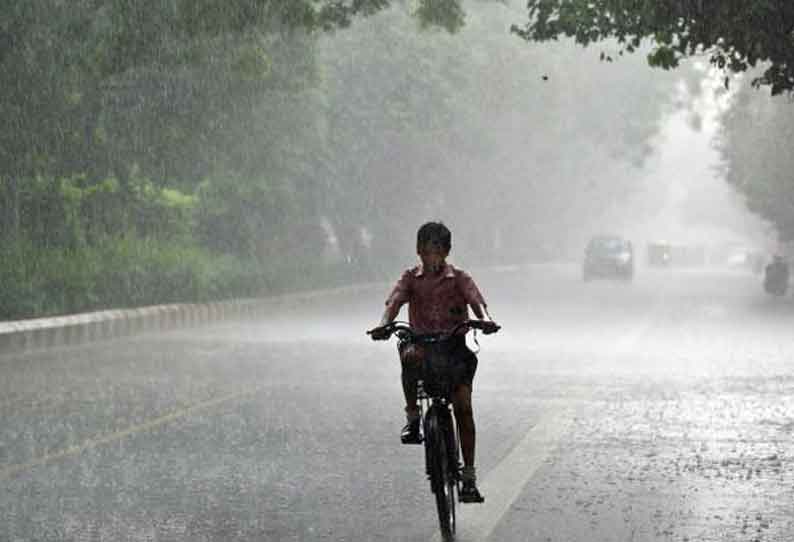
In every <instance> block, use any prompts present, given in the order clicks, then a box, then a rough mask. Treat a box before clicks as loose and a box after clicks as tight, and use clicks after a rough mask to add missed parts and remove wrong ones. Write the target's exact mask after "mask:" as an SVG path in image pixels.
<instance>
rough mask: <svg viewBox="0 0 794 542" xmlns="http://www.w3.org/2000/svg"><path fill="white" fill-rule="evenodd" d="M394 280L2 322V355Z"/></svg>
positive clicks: (260, 310)
mask: <svg viewBox="0 0 794 542" xmlns="http://www.w3.org/2000/svg"><path fill="white" fill-rule="evenodd" d="M527 267H530V266H527V265H526V264H519V265H504V266H487V267H478V268H474V269H473V271H476V272H490V273H496V274H499V273H509V272H516V271H519V270H521V269H526V268H527ZM392 285H393V281H391V282H370V283H366V284H359V285H354V286H341V287H337V288H326V289H322V290H309V291H305V292H295V293H289V294H281V295H276V296H269V297H259V298H241V299H231V300H228V301H216V302H212V303H180V304H170V305H151V306H148V307H140V308H136V309H122V310H107V311H99V312H89V313H81V314H72V315H66V316H55V317H51V318H36V319H31V320H18V321H12V322H0V355H7V354H22V353H25V352H30V351H34V350H41V349H46V348H59V347H65V346H75V345H80V344H87V343H92V342H98V341H105V340H110V339H116V338H120V337H129V336H133V335H139V334H143V333H157V332H163V331H170V330H174V329H185V328H191V327H198V326H202V325H207V324H212V323H216V322H223V321H226V320H242V319H249V318H256V317H261V316H265V315H266V314H268V313H269V312H270V311H272V310H273V309H274V308H276V307H279V306H284V305H290V306H295V305H300V304H303V303H311V302H314V301H318V300H320V299H324V298H333V297H334V296H350V295H359V294H362V293H366V292H370V291H371V292H373V293H374V292H380V293H383V294H384V295H385V294H386V293H387V292H386V290H387V289H388V288H389V287H390V286H392Z"/></svg>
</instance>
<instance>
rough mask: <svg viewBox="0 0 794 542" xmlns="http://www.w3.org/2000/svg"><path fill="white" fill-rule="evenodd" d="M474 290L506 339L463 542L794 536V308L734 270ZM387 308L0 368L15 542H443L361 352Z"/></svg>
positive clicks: (483, 386) (537, 280)
mask: <svg viewBox="0 0 794 542" xmlns="http://www.w3.org/2000/svg"><path fill="white" fill-rule="evenodd" d="M643 271H644V272H643ZM474 275H475V278H477V279H478V280H479V282H480V283H481V287H482V289H483V291H484V292H485V294H486V296H487V297H488V299H489V302H490V305H491V308H492V309H493V313H494V316H495V317H496V318H497V319H498V320H499V321H500V323H502V324H503V325H504V332H503V333H500V334H499V335H497V336H491V337H482V336H480V337H479V338H478V340H479V343H480V345H481V347H482V351H481V353H480V367H479V370H478V375H477V379H476V381H475V394H474V401H475V419H476V421H477V424H478V425H477V427H478V465H479V476H480V480H481V482H482V486H483V487H487V488H489V491H490V492H491V493H490V495H491V497H492V498H491V499H490V500H487V501H486V504H487V505H491V508H485V507H483V508H477V506H474V505H469V506H468V507H467V508H466V510H465V513H464V515H463V517H462V518H461V521H462V522H463V521H465V520H467V519H468V520H469V523H470V524H471V525H475V524H476V525H479V526H480V528H479V530H476V531H470V532H469V533H472V532H474V533H476V534H467V532H466V530H465V529H462V530H461V535H460V536H459V539H460V540H462V541H465V540H474V539H477V540H491V541H519V540H520V541H525V540H538V541H579V540H581V541H601V540H603V541H611V540H626V541H630V540H638V541H639V540H676V541H687V540H688V541H695V540H703V541H711V540H714V541H717V540H720V541H722V540H737V541H739V540H741V541H754V540H759V541H760V540H778V541H788V540H792V539H794V510H793V509H792V508H794V462H793V461H792V456H793V455H794V451H792V450H794V448H792V443H793V442H794V436H792V433H793V432H794V393H792V392H794V368H792V367H793V366H794V361H792V360H794V334H793V333H791V330H792V329H794V303H792V302H791V301H790V300H789V299H770V298H766V297H765V296H764V294H763V293H762V291H761V288H760V280H759V279H758V277H755V276H753V275H750V274H746V273H742V272H736V271H718V270H691V271H672V272H667V271H665V272H660V271H647V270H639V271H638V274H637V278H636V280H635V282H634V283H633V284H622V283H611V282H606V281H605V282H601V281H597V282H593V283H588V284H584V283H582V282H581V280H579V277H578V270H577V268H576V267H575V266H566V265H548V266H537V267H532V268H529V269H521V270H517V271H509V270H503V271H501V272H499V273H493V272H489V273H481V274H480V275H478V274H477V273H476V272H475V273H474ZM385 294H386V291H384V292H383V296H385ZM383 296H376V297H374V298H373V297H371V296H369V295H367V296H361V297H359V298H357V299H339V300H335V301H334V302H333V303H331V304H322V305H321V304H317V305H316V306H303V307H301V308H300V309H298V308H296V309H294V310H285V311H282V312H280V313H278V314H274V315H272V316H271V317H269V318H267V319H265V320H262V321H257V322H246V323H238V324H231V323H230V324H226V325H220V326H213V327H208V328H204V329H202V330H197V331H191V332H188V331H178V332H172V333H167V334H161V335H151V336H145V337H138V338H135V339H125V340H120V341H114V342H111V343H103V344H98V345H93V346H86V347H80V348H71V349H65V350H60V351H57V352H43V353H37V354H27V355H24V356H16V357H5V358H2V359H0V375H1V376H2V378H0V415H1V416H2V420H3V421H2V424H1V425H0V488H1V489H2V491H0V540H9V541H22V540H24V541H28V540H31V541H33V540H36V541H38V540H53V541H56V540H57V541H61V540H64V541H66V540H92V541H93V540H114V541H115V540H136V541H137V540H158V541H159V540H190V541H192V540H224V541H225V540H241V541H242V540H266V541H270V540H274V541H276V540H278V541H280V540H301V541H302V540H307V541H309V540H340V541H341V540H346V541H357V540H388V541H391V540H394V541H397V540H400V541H414V540H415V541H420V540H433V539H434V537H436V530H437V529H436V522H435V518H434V510H433V501H432V500H431V495H430V493H429V488H428V486H427V483H426V481H425V480H424V477H423V475H422V472H421V448H419V447H403V446H400V445H399V444H397V443H398V437H397V434H398V432H399V429H400V427H401V425H402V420H401V414H400V412H401V397H400V391H399V370H398V367H397V363H396V359H395V352H394V345H393V344H383V343H372V342H370V341H368V340H367V339H366V337H364V335H363V330H364V329H366V328H367V327H369V326H371V325H372V324H373V323H374V322H375V321H376V320H377V318H378V317H379V315H380V312H381V309H382V299H380V297H383ZM324 303H325V302H324ZM550 420H553V422H550ZM544 424H545V426H549V427H547V430H546V432H545V433H544V434H545V435H546V436H545V437H544V438H546V439H551V440H552V441H551V442H546V441H543V442H541V441H537V443H535V441H533V440H532V438H534V437H533V435H534V433H533V431H537V430H538V428H540V427H544ZM555 427H556V428H557V429H558V430H555ZM532 451H534V452H536V453H535V454H534V456H533V458H532V461H528V460H526V457H524V459H525V460H524V461H522V456H527V455H531V454H530V452H532ZM519 469H520V472H519ZM500 471H505V472H507V473H508V476H503V477H502V478H500V477H499V472H500ZM511 472H513V473H515V475H514V476H510V475H509V474H510V473H511ZM505 495H510V498H509V499H507V500H506V501H505V502H504V505H499V506H497V505H496V503H497V502H498V501H499V498H500V497H504V496H505ZM488 496H489V495H486V499H488ZM478 514H480V515H479V516H478ZM486 515H487V516H488V517H487V518H485V517H483V516H486ZM486 519H487V520H488V521H485V520H486ZM462 527H463V525H462ZM467 537H468V538H467ZM473 537H476V538H473Z"/></svg>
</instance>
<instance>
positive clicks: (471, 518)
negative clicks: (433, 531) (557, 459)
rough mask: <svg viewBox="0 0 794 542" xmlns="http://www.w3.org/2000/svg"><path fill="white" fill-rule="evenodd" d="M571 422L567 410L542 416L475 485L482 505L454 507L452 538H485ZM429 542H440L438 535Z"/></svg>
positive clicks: (466, 541) (463, 541) (465, 541)
mask: <svg viewBox="0 0 794 542" xmlns="http://www.w3.org/2000/svg"><path fill="white" fill-rule="evenodd" d="M571 421H572V413H571V412H570V411H568V410H567V409H566V410H562V411H558V412H555V413H553V414H551V415H549V416H544V417H543V418H542V419H541V420H540V421H539V422H538V423H537V425H535V426H534V427H532V429H530V430H529V431H528V432H527V434H526V435H525V436H524V438H523V439H522V440H521V442H519V443H518V445H517V446H516V447H515V448H513V450H512V451H511V452H510V454H508V456H507V457H505V458H504V459H503V460H502V461H501V462H500V463H499V464H498V465H497V466H496V467H495V468H494V469H493V470H492V471H490V472H489V473H488V475H487V476H486V477H485V478H484V480H483V481H482V482H481V483H480V484H479V486H480V490H481V491H482V493H483V494H484V495H485V502H484V503H482V504H465V505H462V504H458V505H456V507H455V510H456V512H457V531H458V532H457V534H456V536H455V539H456V540H457V541H458V542H479V541H483V540H486V539H487V538H488V536H489V535H490V534H491V532H493V530H494V529H495V528H496V525H497V524H498V523H499V520H501V519H502V516H504V515H505V513H506V512H507V509H508V508H510V505H512V504H513V502H514V501H515V500H516V499H517V498H518V496H519V495H520V494H521V491H522V490H523V489H524V486H525V485H526V484H527V482H529V480H530V479H531V478H532V476H533V475H534V474H535V472H536V471H537V470H538V468H539V467H540V466H541V465H542V464H543V462H544V461H545V460H546V458H547V457H548V456H549V455H550V454H551V452H553V451H554V449H555V448H556V447H557V443H558V442H559V440H560V437H562V435H564V434H565V433H566V432H567V431H568V427H569V426H570V424H571ZM433 540H434V541H440V540H441V535H440V533H439V534H437V535H436V537H435V538H434V539H433Z"/></svg>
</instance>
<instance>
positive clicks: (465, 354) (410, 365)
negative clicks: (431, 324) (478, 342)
mask: <svg viewBox="0 0 794 542" xmlns="http://www.w3.org/2000/svg"><path fill="white" fill-rule="evenodd" d="M408 346H409V345H408V344H407V343H399V344H398V346H397V350H398V352H399V354H400V361H401V364H402V376H403V380H404V381H406V380H407V381H410V382H416V381H417V380H419V378H420V377H421V362H420V361H419V360H418V359H413V358H412V357H411V356H406V355H405V354H406V348H407V347H408ZM448 352H449V355H450V356H451V357H452V359H454V360H455V363H456V364H460V371H455V374H456V375H457V376H456V379H455V384H465V385H467V386H468V387H469V388H471V387H472V383H473V381H474V375H475V373H476V372H477V355H476V354H475V353H474V352H472V351H471V350H470V349H469V347H468V346H466V339H465V338H464V337H461V338H460V339H459V340H458V339H454V340H453V341H451V342H450V344H449V349H448Z"/></svg>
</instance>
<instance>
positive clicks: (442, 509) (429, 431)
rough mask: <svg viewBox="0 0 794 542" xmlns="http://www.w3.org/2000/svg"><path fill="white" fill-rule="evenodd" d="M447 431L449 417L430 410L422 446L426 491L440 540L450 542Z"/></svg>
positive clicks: (451, 477)
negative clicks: (433, 502) (432, 498)
mask: <svg viewBox="0 0 794 542" xmlns="http://www.w3.org/2000/svg"><path fill="white" fill-rule="evenodd" d="M450 429H451V426H450V419H449V413H448V412H439V411H438V410H435V411H433V410H432V409H431V412H429V413H428V416H427V417H426V418H425V445H426V446H427V447H428V448H427V459H428V471H429V472H428V474H429V475H430V488H431V490H432V491H433V494H434V495H435V499H436V509H437V511H438V522H439V527H440V528H441V534H442V536H443V537H444V540H452V539H453V538H454V536H455V492H456V490H457V481H456V478H455V471H454V470H453V465H450V463H449V458H450V454H449V450H448V441H449V437H448V434H447V433H448V431H449V430H450Z"/></svg>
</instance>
